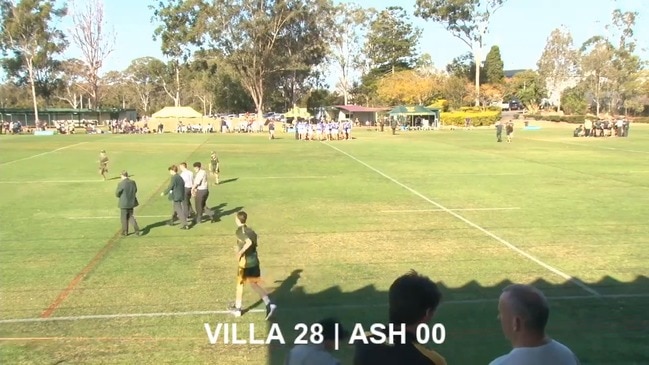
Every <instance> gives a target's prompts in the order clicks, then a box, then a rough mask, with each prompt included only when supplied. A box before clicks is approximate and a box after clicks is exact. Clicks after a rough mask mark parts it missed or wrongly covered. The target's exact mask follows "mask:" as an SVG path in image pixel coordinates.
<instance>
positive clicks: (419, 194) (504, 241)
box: [325, 143, 599, 296]
mask: <svg viewBox="0 0 649 365" xmlns="http://www.w3.org/2000/svg"><path fill="white" fill-rule="evenodd" d="M325 145H327V146H329V147H331V148H333V149H335V150H337V151H338V152H340V153H342V154H344V155H346V156H347V157H349V158H351V159H353V160H354V161H356V162H358V163H360V164H361V165H363V166H365V167H367V168H368V169H370V170H373V171H374V172H376V173H377V174H379V175H381V176H383V177H385V178H386V179H388V180H390V181H392V182H394V183H395V184H397V185H399V186H401V187H403V188H404V189H406V190H408V191H410V192H412V193H413V194H415V195H417V196H419V197H420V198H422V199H424V200H425V201H427V202H429V203H431V204H433V205H435V206H436V207H438V208H439V209H442V210H444V211H445V212H447V213H448V214H450V215H452V216H454V217H455V218H457V219H459V220H461V221H462V222H464V223H466V224H468V225H470V226H471V227H473V228H475V229H477V230H479V231H481V232H483V233H484V234H485V235H487V236H489V237H491V238H493V239H495V240H496V241H498V242H500V243H502V244H503V245H505V246H507V247H509V248H510V249H512V250H513V251H515V252H517V253H519V254H520V255H522V256H525V257H526V258H528V259H529V260H531V261H533V262H535V263H537V264H538V265H540V266H542V267H544V268H545V269H547V270H548V271H551V272H552V273H554V274H556V275H558V276H560V277H562V278H564V279H566V280H568V281H570V282H572V283H574V284H575V285H577V286H579V287H580V288H582V289H584V290H585V291H587V292H588V293H591V294H593V295H595V296H598V295H599V293H598V292H597V291H596V290H594V289H592V288H591V287H589V286H588V285H586V284H585V283H583V282H582V281H580V280H579V279H577V278H575V277H573V276H571V275H568V274H566V273H564V272H563V271H560V270H559V269H556V268H554V267H552V266H550V265H548V264H546V263H545V262H543V261H541V260H539V259H538V258H536V257H534V256H532V255H530V254H528V253H527V252H525V251H523V250H521V249H519V248H518V247H516V246H514V245H513V244H511V243H509V242H508V241H506V240H504V239H502V238H500V237H499V236H496V235H495V234H494V233H492V232H491V231H488V230H486V229H484V228H482V227H481V226H479V225H477V224H475V223H473V222H472V221H470V220H468V219H466V218H464V217H463V216H462V215H460V214H458V213H456V212H454V211H452V210H449V209H448V208H446V207H445V206H443V205H441V204H439V203H437V202H435V201H434V200H432V199H430V198H428V197H426V196H424V195H423V194H421V193H419V192H418V191H416V190H414V189H412V188H411V187H409V186H407V185H405V184H403V183H401V182H399V181H398V180H396V179H394V178H392V177H390V176H388V175H386V174H385V173H383V172H381V171H380V170H378V169H376V168H374V167H372V166H371V165H369V164H367V163H365V162H363V161H361V160H359V159H358V158H356V157H354V156H352V155H351V154H349V153H347V152H345V151H343V150H342V149H340V148H338V147H335V146H333V145H331V144H326V143H325Z"/></svg>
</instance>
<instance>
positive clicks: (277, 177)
mask: <svg viewBox="0 0 649 365" xmlns="http://www.w3.org/2000/svg"><path fill="white" fill-rule="evenodd" d="M328 177H329V176H248V177H241V179H245V180H247V179H326V178H328Z"/></svg>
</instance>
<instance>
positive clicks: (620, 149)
mask: <svg viewBox="0 0 649 365" xmlns="http://www.w3.org/2000/svg"><path fill="white" fill-rule="evenodd" d="M523 138H524V139H529V140H532V141H540V142H553V143H561V144H567V145H569V146H582V147H593V148H596V149H601V150H611V151H620V152H632V153H642V154H649V151H639V150H627V149H624V148H615V147H606V146H599V145H593V144H591V143H575V142H566V141H553V140H550V139H539V138H529V137H523Z"/></svg>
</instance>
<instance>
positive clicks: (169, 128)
mask: <svg viewBox="0 0 649 365" xmlns="http://www.w3.org/2000/svg"><path fill="white" fill-rule="evenodd" d="M205 119H206V120H205V121H204V120H203V114H201V113H199V112H197V111H196V110H194V109H192V108H191V107H189V106H167V107H164V108H162V109H161V110H159V111H158V112H156V113H153V115H151V119H149V121H148V123H149V128H152V129H156V128H158V124H161V123H162V125H163V126H164V130H165V132H175V131H176V127H178V122H183V124H184V125H189V124H203V123H214V120H212V119H211V118H205Z"/></svg>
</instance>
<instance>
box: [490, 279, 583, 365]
mask: <svg viewBox="0 0 649 365" xmlns="http://www.w3.org/2000/svg"><path fill="white" fill-rule="evenodd" d="M498 313H499V315H498V317H499V318H500V324H501V327H502V330H503V333H504V334H505V337H507V339H508V340H509V341H510V342H511V344H512V347H513V348H514V349H513V350H512V351H511V352H510V353H508V354H507V355H503V356H501V357H499V358H497V359H495V360H494V361H492V362H491V363H490V364H489V365H549V364H552V365H579V360H578V359H577V356H575V354H574V353H573V352H572V351H571V350H570V349H569V348H568V347H566V346H565V345H563V344H561V343H560V342H558V341H556V340H553V339H552V338H550V337H548V335H546V334H545V326H546V324H547V323H548V318H549V317H550V309H549V306H548V301H547V299H546V298H545V296H544V295H543V293H542V292H541V291H540V290H538V289H536V288H534V287H532V286H529V285H521V284H515V285H510V286H508V287H506V288H505V289H504V290H503V293H502V295H501V296H500V301H499V303H498Z"/></svg>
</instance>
